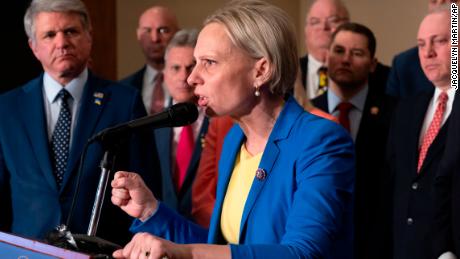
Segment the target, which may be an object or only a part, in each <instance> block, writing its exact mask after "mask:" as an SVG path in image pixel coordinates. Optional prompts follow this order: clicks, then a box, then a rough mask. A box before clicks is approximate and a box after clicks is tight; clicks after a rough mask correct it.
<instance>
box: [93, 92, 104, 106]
mask: <svg viewBox="0 0 460 259" xmlns="http://www.w3.org/2000/svg"><path fill="white" fill-rule="evenodd" d="M93 96H94V103H95V104H97V105H101V104H102V99H103V98H104V93H101V92H95V93H94V95H93Z"/></svg>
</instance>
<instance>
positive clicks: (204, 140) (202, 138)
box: [200, 134, 206, 148]
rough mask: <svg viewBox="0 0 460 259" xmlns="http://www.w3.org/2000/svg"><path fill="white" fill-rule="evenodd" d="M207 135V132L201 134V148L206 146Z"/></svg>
mask: <svg viewBox="0 0 460 259" xmlns="http://www.w3.org/2000/svg"><path fill="white" fill-rule="evenodd" d="M205 135H206V134H201V137H200V143H201V148H204V147H205V146H206V138H205Z"/></svg>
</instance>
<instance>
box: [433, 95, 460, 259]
mask: <svg viewBox="0 0 460 259" xmlns="http://www.w3.org/2000/svg"><path fill="white" fill-rule="evenodd" d="M455 95H456V96H455V100H454V103H453V106H452V114H451V115H450V119H449V120H450V122H449V128H448V133H447V137H446V147H445V151H444V156H443V157H442V160H441V162H440V165H439V172H438V174H437V175H436V178H435V185H434V196H435V202H434V203H435V206H436V212H435V224H436V227H435V231H436V234H435V238H434V239H433V240H434V242H433V252H434V255H435V256H438V255H441V254H444V253H446V254H447V253H449V252H450V253H453V254H455V255H456V256H457V258H458V256H459V255H460V221H459V219H460V99H459V95H460V91H456V92H455Z"/></svg>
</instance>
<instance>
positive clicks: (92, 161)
mask: <svg viewBox="0 0 460 259" xmlns="http://www.w3.org/2000/svg"><path fill="white" fill-rule="evenodd" d="M144 115H145V109H144V107H143V105H142V101H141V99H140V96H139V94H138V91H137V90H135V89H134V88H131V87H126V86H122V85H120V84H117V83H112V82H110V81H106V80H102V79H99V78H97V77H95V76H93V75H92V74H91V73H89V76H88V81H87V83H86V84H85V89H84V91H83V95H82V99H81V103H80V110H79V115H78V116H79V117H78V118H77V120H76V125H75V129H74V135H73V137H72V143H71V150H70V154H69V159H68V164H67V170H66V172H65V175H64V180H63V183H62V186H61V188H59V187H58V186H57V184H56V181H55V177H54V174H53V171H52V164H51V160H50V157H51V156H50V152H49V149H50V148H49V140H48V133H47V125H46V115H45V110H44V104H43V75H41V76H40V77H38V78H36V79H34V80H32V81H30V82H29V83H27V84H26V85H24V86H23V87H20V88H17V89H14V90H12V91H10V92H8V93H6V94H4V95H2V96H0V120H1V121H2V123H1V124H0V194H1V195H2V196H6V197H8V198H4V199H5V200H6V202H7V203H10V206H11V207H10V208H8V206H3V205H4V204H2V213H0V222H2V223H1V225H2V226H3V227H4V229H3V230H7V231H12V232H13V233H16V234H19V235H22V236H26V237H31V238H39V239H41V238H44V236H45V234H46V233H47V232H49V231H50V230H52V229H54V228H55V227H56V226H57V225H59V224H61V223H65V222H66V220H67V217H68V214H69V209H70V205H71V201H72V197H73V194H74V190H75V184H76V177H75V176H76V172H77V170H78V166H79V162H80V156H81V153H82V150H83V147H84V145H85V143H86V142H87V140H88V138H90V137H91V136H92V135H94V134H95V133H97V132H99V131H101V130H103V129H105V128H107V127H110V126H114V125H116V124H119V123H122V122H126V121H128V120H132V119H134V118H137V117H140V116H144ZM140 142H141V141H139V139H138V138H133V139H132V142H131V143H133V144H131V145H130V148H128V147H127V148H123V149H122V150H123V152H121V153H120V154H119V158H120V159H118V161H119V162H120V163H119V164H118V166H117V167H116V168H117V169H124V170H140V171H139V172H140V173H141V174H142V175H143V177H146V178H147V179H148V180H147V182H148V183H152V182H154V180H153V176H152V175H151V174H146V173H145V172H146V170H147V169H141V168H151V167H152V166H153V163H154V161H155V160H154V159H152V158H149V159H150V160H147V159H143V151H148V150H147V147H146V148H145V150H141V149H142V146H141V145H140V144H139V145H138V144H137V143H140ZM146 142H147V141H146ZM150 143H153V140H152V141H150ZM128 153H130V154H131V155H132V156H131V157H132V158H136V159H130V157H129V156H128ZM102 155H103V150H102V148H101V146H100V145H99V144H92V145H90V146H89V149H88V152H87V154H86V157H85V160H84V168H83V173H82V175H81V185H80V191H79V196H78V200H77V204H76V208H75V210H74V215H73V217H72V222H71V223H70V226H69V227H70V230H71V231H72V232H73V233H86V231H87V228H88V223H89V218H90V214H91V210H92V206H93V202H94V197H95V192H96V188H97V184H98V181H99V176H100V168H99V163H100V161H101V158H102ZM152 157H153V156H152ZM152 171H153V170H152ZM151 186H152V188H154V187H153V185H151ZM107 189H108V193H110V189H111V188H107ZM7 211H8V212H12V213H7ZM130 222H131V219H130V218H129V217H127V216H125V215H123V213H120V212H119V209H118V208H116V207H115V206H113V205H112V204H111V202H110V195H107V194H106V201H105V207H104V208H103V211H102V218H101V220H100V224H99V229H98V230H99V231H98V233H97V234H98V236H101V237H103V238H106V239H109V240H111V241H113V242H118V243H124V242H125V241H129V239H130V235H129V232H128V228H129V225H130Z"/></svg>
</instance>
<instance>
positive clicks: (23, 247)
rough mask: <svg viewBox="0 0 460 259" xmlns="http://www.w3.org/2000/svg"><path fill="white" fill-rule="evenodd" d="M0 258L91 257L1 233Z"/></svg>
mask: <svg viewBox="0 0 460 259" xmlns="http://www.w3.org/2000/svg"><path fill="white" fill-rule="evenodd" d="M0 258H2V259H3V258H4V259H10V258H11V259H50V258H66V259H67V258H69V259H89V258H91V256H89V255H85V254H82V253H77V252H74V251H71V250H66V249H62V248H59V247H55V246H51V245H48V244H45V243H42V242H39V241H35V240H30V239H27V238H22V237H18V236H15V235H12V234H7V233H4V232H0Z"/></svg>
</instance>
